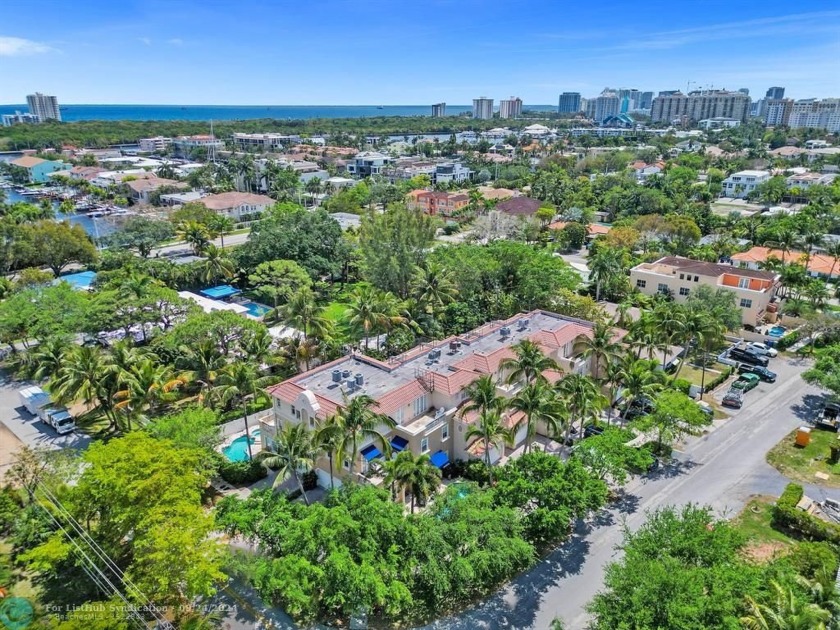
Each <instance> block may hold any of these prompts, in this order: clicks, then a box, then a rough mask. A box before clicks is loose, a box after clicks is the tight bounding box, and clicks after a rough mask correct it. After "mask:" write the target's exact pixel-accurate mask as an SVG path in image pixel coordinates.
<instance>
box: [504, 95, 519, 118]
mask: <svg viewBox="0 0 840 630" xmlns="http://www.w3.org/2000/svg"><path fill="white" fill-rule="evenodd" d="M520 116H522V99H521V98H519V97H518V96H511V97H510V98H509V99H507V100H502V101H499V118H519V117H520Z"/></svg>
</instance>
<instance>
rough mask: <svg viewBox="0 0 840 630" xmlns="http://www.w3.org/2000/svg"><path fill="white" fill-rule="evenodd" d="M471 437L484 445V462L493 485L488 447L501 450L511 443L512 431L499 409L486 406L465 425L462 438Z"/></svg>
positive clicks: (469, 438) (468, 438)
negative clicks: (506, 424) (465, 428)
mask: <svg viewBox="0 0 840 630" xmlns="http://www.w3.org/2000/svg"><path fill="white" fill-rule="evenodd" d="M473 438H475V439H478V440H481V442H482V444H483V445H484V463H485V464H486V466H487V475H488V478H489V480H490V485H493V468H492V464H491V462H490V449H491V448H494V447H495V448H497V449H499V450H501V449H502V448H503V447H504V446H506V445H512V444H513V439H514V436H513V432H512V431H511V430H510V429H508V428H507V427H506V426H505V421H504V419H503V418H502V414H501V412H500V410H499V409H493V408H488V409H485V410H484V411H481V412H480V413H479V414H478V418H476V420H475V422H473V423H472V424H470V426H468V427H467V431H466V433H465V434H464V439H465V440H466V441H467V442H469V441H470V440H472V439H473Z"/></svg>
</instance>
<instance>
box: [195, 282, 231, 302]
mask: <svg viewBox="0 0 840 630" xmlns="http://www.w3.org/2000/svg"><path fill="white" fill-rule="evenodd" d="M199 293H201V295H203V296H204V297H209V298H211V299H213V300H221V299H224V298H227V297H230V296H232V295H236V294H237V293H239V289H236V288H234V287H232V286H230V285H229V284H220V285H219V286H217V287H210V288H208V289H204V290H203V291H199Z"/></svg>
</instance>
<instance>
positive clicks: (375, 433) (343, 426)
mask: <svg viewBox="0 0 840 630" xmlns="http://www.w3.org/2000/svg"><path fill="white" fill-rule="evenodd" d="M376 404H377V403H376V401H375V400H374V399H373V398H371V397H370V396H368V395H366V394H360V395H358V396H354V397H353V398H349V399H348V398H346V397H345V398H344V403H343V404H342V406H341V407H340V408H339V409H338V411H337V412H336V414H335V423H336V425H338V427H340V429H339V437H338V451H337V452H338V453H339V456H340V458H341V459H345V458H346V456H347V455H349V456H350V476H351V478H352V477H353V472H354V469H355V467H356V458H357V457H358V455H359V444H361V443H362V442H364V441H365V440H373V441H374V442H376V443H377V444H378V445H379V446H380V450H381V451H382V452H383V453H390V451H391V445H390V444H389V443H388V441H387V440H386V439H385V435H384V434H383V433H382V432H381V431H380V430H379V427H380V426H383V425H384V426H385V428H386V429H393V428H394V427H395V426H397V423H396V422H394V420H393V419H391V418H390V417H389V416H386V415H385V414H383V413H377V412H375V411H374V410H373V407H374V406H375V405H376Z"/></svg>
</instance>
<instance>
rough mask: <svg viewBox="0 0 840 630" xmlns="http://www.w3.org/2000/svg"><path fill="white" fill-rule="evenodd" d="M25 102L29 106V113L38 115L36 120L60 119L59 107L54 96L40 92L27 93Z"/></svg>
mask: <svg viewBox="0 0 840 630" xmlns="http://www.w3.org/2000/svg"><path fill="white" fill-rule="evenodd" d="M26 104H27V105H28V106H29V113H30V114H34V115H35V116H37V117H38V122H44V121H45V120H58V121H60V120H61V109H60V108H59V106H58V99H57V98H56V97H55V96H49V95H47V94H41V93H40V92H35V94H27V95H26Z"/></svg>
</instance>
